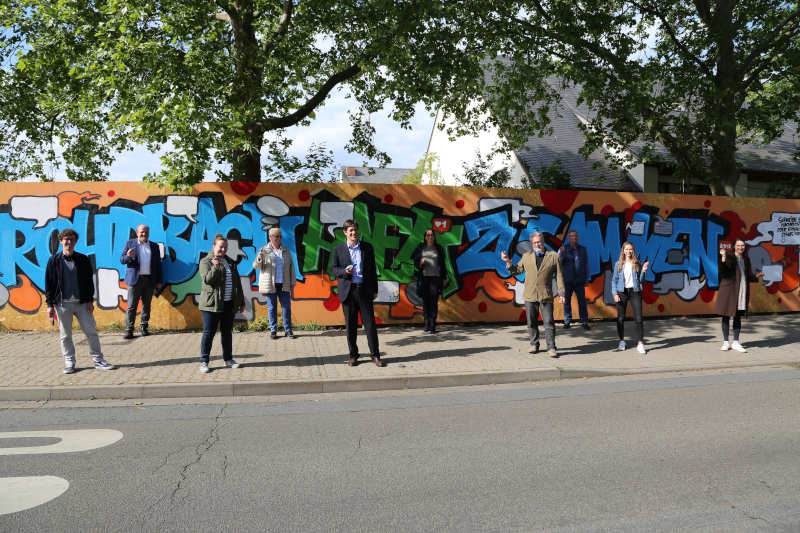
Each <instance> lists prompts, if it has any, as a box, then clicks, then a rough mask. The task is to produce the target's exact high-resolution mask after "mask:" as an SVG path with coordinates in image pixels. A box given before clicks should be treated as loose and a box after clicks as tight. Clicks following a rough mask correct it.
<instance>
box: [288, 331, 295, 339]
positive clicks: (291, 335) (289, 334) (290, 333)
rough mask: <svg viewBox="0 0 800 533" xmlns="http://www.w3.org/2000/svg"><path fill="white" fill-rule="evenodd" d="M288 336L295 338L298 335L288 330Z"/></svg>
mask: <svg viewBox="0 0 800 533" xmlns="http://www.w3.org/2000/svg"><path fill="white" fill-rule="evenodd" d="M286 336H287V337H289V338H290V339H295V338H297V337H295V336H294V333H293V332H291V331H287V332H286Z"/></svg>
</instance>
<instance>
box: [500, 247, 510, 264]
mask: <svg viewBox="0 0 800 533" xmlns="http://www.w3.org/2000/svg"><path fill="white" fill-rule="evenodd" d="M500 259H502V260H503V261H505V262H506V263H510V262H511V258H510V257H508V254H507V253H506V251H505V250H503V251H502V252H500Z"/></svg>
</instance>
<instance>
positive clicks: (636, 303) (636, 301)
mask: <svg viewBox="0 0 800 533" xmlns="http://www.w3.org/2000/svg"><path fill="white" fill-rule="evenodd" d="M617 294H618V296H619V301H618V302H617V335H619V340H621V341H623V340H625V313H626V312H627V311H628V302H630V303H631V310H632V311H633V321H634V323H635V324H636V335H637V337H636V338H635V339H634V340H635V341H636V343H637V344H638V343H639V342H642V341H644V323H643V322H642V293H641V292H634V291H633V289H625V292H620V293H617Z"/></svg>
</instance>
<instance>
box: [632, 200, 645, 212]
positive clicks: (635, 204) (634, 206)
mask: <svg viewBox="0 0 800 533" xmlns="http://www.w3.org/2000/svg"><path fill="white" fill-rule="evenodd" d="M642 205H644V204H642V202H639V201H637V202H635V203H634V204H633V205H632V206H631V207H633V210H634V211H638V210H639V209H641V208H642Z"/></svg>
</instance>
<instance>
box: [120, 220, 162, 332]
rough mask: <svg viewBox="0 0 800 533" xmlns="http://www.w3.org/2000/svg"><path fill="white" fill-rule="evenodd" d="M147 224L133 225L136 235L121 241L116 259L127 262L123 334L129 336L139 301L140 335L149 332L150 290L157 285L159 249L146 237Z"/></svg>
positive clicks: (155, 288)
mask: <svg viewBox="0 0 800 533" xmlns="http://www.w3.org/2000/svg"><path fill="white" fill-rule="evenodd" d="M149 237H150V228H149V227H147V226H146V225H145V224H140V225H139V227H137V228H136V238H135V239H131V240H129V241H128V242H126V243H125V247H124V248H123V249H122V257H121V258H120V263H122V264H123V265H127V269H126V270H125V283H126V284H127V285H128V311H127V312H126V313H125V338H126V339H132V338H133V325H134V322H136V309H137V308H138V307H139V300H140V299H141V301H142V315H141V322H140V324H139V328H140V330H141V332H142V337H146V336H147V335H149V334H150V332H149V330H148V329H147V326H148V323H149V322H150V302H151V301H152V300H153V292H154V291H155V290H158V289H161V283H162V279H161V249H160V248H159V247H158V245H157V244H156V243H154V242H151V241H149V240H148V238H149Z"/></svg>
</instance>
